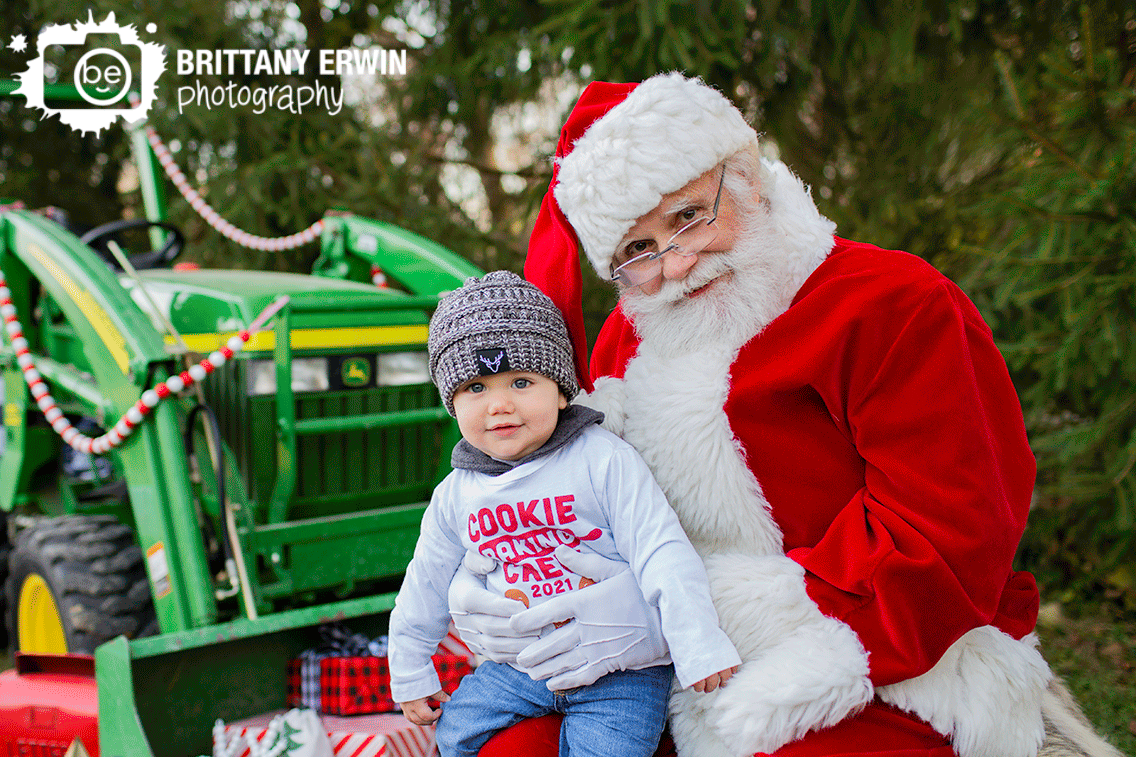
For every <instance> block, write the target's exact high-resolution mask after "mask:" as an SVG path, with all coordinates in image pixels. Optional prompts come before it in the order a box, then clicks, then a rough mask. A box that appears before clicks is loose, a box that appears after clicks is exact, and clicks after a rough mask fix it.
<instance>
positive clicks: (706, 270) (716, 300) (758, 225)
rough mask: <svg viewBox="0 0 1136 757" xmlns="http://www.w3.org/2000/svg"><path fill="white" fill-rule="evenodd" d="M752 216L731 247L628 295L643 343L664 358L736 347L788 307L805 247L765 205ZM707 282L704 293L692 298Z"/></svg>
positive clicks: (626, 300) (626, 306)
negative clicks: (649, 289) (654, 288)
mask: <svg viewBox="0 0 1136 757" xmlns="http://www.w3.org/2000/svg"><path fill="white" fill-rule="evenodd" d="M748 215H749V218H750V220H749V222H748V224H747V225H746V226H745V227H744V228H743V229H741V230H740V231H739V232H738V234H737V237H736V241H735V243H734V246H733V248H732V249H730V250H728V251H725V252H712V253H704V254H702V255H700V256H699V259H698V262H697V263H696V264H695V265H694V267H693V268H692V269H691V271H690V273H689V275H688V276H686V278H684V279H681V280H677V281H672V280H668V279H663V280H662V287H661V288H660V289H659V291H658V292H656V293H654V294H644V293H643V292H639V291H628V292H625V293H624V295H623V308H624V311H625V312H626V313H627V314H628V316H629V317H630V318H631V321H632V323H634V324H635V329H636V331H637V332H638V333H639V336H640V338H641V340H642V342H643V344H644V345H650V347H651V348H652V349H654V350H655V351H657V352H658V353H660V354H664V355H680V354H684V353H688V352H692V351H694V350H697V349H700V348H704V347H706V346H707V345H709V344H715V345H728V346H731V347H733V348H734V349H737V348H740V347H741V346H742V345H743V344H745V343H746V342H747V341H749V340H750V339H752V338H753V337H754V336H755V335H756V334H758V333H760V332H761V331H762V330H763V329H764V328H765V327H766V326H767V325H768V324H769V323H770V322H771V321H772V320H773V319H774V318H776V317H777V316H778V315H780V314H781V313H783V312H785V309H786V308H788V307H789V304H790V303H791V302H792V300H793V295H794V294H796V292H797V290H798V289H799V288H800V286H801V284H802V283H803V282H804V280H803V279H801V278H800V277H799V275H794V270H795V269H798V268H799V267H800V266H799V264H797V265H795V264H794V263H793V260H794V258H795V256H796V255H797V254H799V253H800V252H801V251H800V250H797V249H794V247H795V245H793V244H792V243H791V242H790V241H789V240H787V239H786V237H785V235H784V234H783V233H782V232H781V231H780V229H778V228H777V226H776V224H775V223H774V218H773V215H772V214H771V213H770V211H769V210H768V209H767V208H765V207H762V206H757V207H754V208H753V209H752V210H750V211H749V212H748ZM824 252H827V250H825V251H824ZM813 254H814V255H815V252H814V253H813ZM706 285H709V288H708V289H707V290H706V291H704V292H699V293H698V294H697V295H696V296H693V297H691V296H689V295H690V293H691V292H695V291H696V290H698V289H699V288H701V287H703V286H706Z"/></svg>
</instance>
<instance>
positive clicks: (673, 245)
mask: <svg viewBox="0 0 1136 757" xmlns="http://www.w3.org/2000/svg"><path fill="white" fill-rule="evenodd" d="M725 179H726V167H725V166H723V167H722V176H721V177H720V178H719V179H718V193H717V194H716V195H715V196H714V211H713V213H711V214H710V215H703V216H699V217H698V218H695V219H693V220H691V221H690V222H688V223H686V224H685V225H683V227H682V228H681V229H679V230H678V231H676V232H675V233H674V234H672V235H671V237H670V239H668V240H667V241H666V244H664V245H662V247H659V245H658V243H657V242H656V241H655V240H653V239H652V240H642V241H639V242H636V243H635V244H634V245H633V249H634V252H635V256H634V257H632V258H631V259H630V260H628V261H627V262H626V263H623V264H621V265H619V266H616V265H615V263H614V262H613V263H612V268H611V280H612V281H614V282H616V283H617V284H619V285H620V286H621V287H625V288H631V287H637V286H642V285H643V284H646V283H647V282H648V281H651V280H653V279H656V278H658V277H659V275H660V274H662V272H663V256H664V255H666V254H667V253H668V252H673V253H675V254H676V255H682V256H683V257H690V256H691V255H697V254H698V253H700V252H702V251H703V250H705V249H706V248H707V247H708V246H710V244H711V243H712V242H713V241H714V240H715V239H716V238H717V236H718V229H717V227H716V226H714V225H713V224H714V221H715V220H717V218H718V204H719V203H720V202H721V200H722V185H723V183H724V182H725Z"/></svg>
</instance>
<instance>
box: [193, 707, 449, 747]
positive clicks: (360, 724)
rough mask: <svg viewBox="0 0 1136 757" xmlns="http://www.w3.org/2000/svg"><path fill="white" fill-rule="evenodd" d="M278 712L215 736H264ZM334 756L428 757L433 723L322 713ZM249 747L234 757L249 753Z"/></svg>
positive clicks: (233, 725) (228, 727)
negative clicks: (420, 723)
mask: <svg viewBox="0 0 1136 757" xmlns="http://www.w3.org/2000/svg"><path fill="white" fill-rule="evenodd" d="M279 714H280V713H279V712H269V713H265V714H264V715H259V716H256V717H252V718H248V719H246V720H241V721H238V722H235V723H230V724H228V725H225V726H224V727H223V731H222V732H221V733H220V734H218V735H215V737H214V738H215V740H220V739H225V740H232V738H233V736H234V735H240V736H241V737H244V738H249V737H251V738H255V739H263V738H265V736H266V734H267V733H268V727H269V725H270V724H271V722H272V719H273V718H274V717H276V716H277V715H279ZM322 721H323V727H324V729H325V730H326V731H327V738H328V741H329V742H330V743H331V749H332V754H333V755H334V757H431V756H432V755H436V754H437V749H436V748H435V746H434V727H433V726H427V727H423V726H417V725H414V724H413V723H411V722H410V721H408V720H407V719H406V718H404V717H403V716H402V715H390V714H384V715H361V716H357V717H351V718H344V717H334V716H331V715H324V716H322ZM250 754H251V753H250V751H249V750H248V749H245V750H244V752H243V753H241V754H239V755H235V756H234V757H250Z"/></svg>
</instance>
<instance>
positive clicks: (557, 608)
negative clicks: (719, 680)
mask: <svg viewBox="0 0 1136 757" xmlns="http://www.w3.org/2000/svg"><path fill="white" fill-rule="evenodd" d="M555 555H556V559H557V560H559V561H560V563H561V564H562V565H564V567H566V568H568V570H570V571H572V572H573V573H575V574H576V575H578V576H587V577H588V578H591V579H593V580H595V581H597V582H598V583H596V584H594V585H592V586H587V587H585V588H583V589H578V590H576V591H571V592H568V593H566V594H560V595H559V596H556V597H553V598H551V599H549V600H548V601H546V602H542V603H540V604H539V605H537V606H536V607H533V608H532V609H529V610H525V611H524V612H521V613H518V614H517V615H516V616H514V618H513V621H512V623H511V625H512V627H513V632H514V633H519V634H528V633H534V632H537V631H540V630H541V629H544V630H545V631H546V632H545V633H544V634H542V635H541V638H540V641H537V642H535V643H533V644H532V645H531V646H529V647H528V648H527V649H525V650H524V652H522V653H520V654H518V655H517V663H518V664H519V665H520V666H521V667H523V668H525V669H526V670H527V671H528V674H529V675H530V676H531V677H532V678H533V680H538V681H539V680H541V679H544V678H548V688H549V690H550V691H559V690H562V689H573V688H576V687H577V686H587V685H588V684H592V683H595V682H596V681H597V680H598V679H599V678H601V677H603V676H605V675H607V674H608V673H611V672H614V671H616V670H628V669H631V668H634V667H636V666H638V665H645V664H647V663H651V662H655V661H657V660H661V659H664V658H666V659H669V658H668V655H669V649H668V647H667V642H666V641H665V640H664V639H663V630H662V624H661V621H660V619H659V610H658V608H657V607H652V606H650V605H648V604H647V602H646V600H645V599H643V593H642V592H641V591H640V590H639V585H638V584H637V583H636V582H635V577H634V576H633V575H632V574H631V571H630V569H628V567H627V565H626V564H624V563H619V562H614V561H612V560H608V559H607V558H605V557H602V556H600V555H597V554H594V553H588V554H581V553H579V552H577V551H576V550H574V549H572V548H570V547H566V546H560V547H557V548H556V552H555ZM563 620H570V621H571V622H569V623H568V624H566V625H564V626H563V627H561V628H554V627H553V626H552V624H553V623H555V622H557V621H563Z"/></svg>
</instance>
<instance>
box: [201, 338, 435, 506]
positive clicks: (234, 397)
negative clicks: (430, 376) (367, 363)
mask: <svg viewBox="0 0 1136 757" xmlns="http://www.w3.org/2000/svg"><path fill="white" fill-rule="evenodd" d="M244 369H245V364H244V363H243V361H236V360H234V361H231V362H230V363H227V364H226V365H225V366H223V368H222V369H221V370H219V371H216V372H215V375H213V376H210V377H209V379H208V380H207V382H206V386H205V391H206V401H207V402H208V403H209V404H210V405H211V406H212V407H213V409H214V411H215V412H216V414H217V419H218V422H219V424H220V426H221V433H222V435H223V436H224V437H225V440H226V442H227V443H228V444H229V446H230V449H232V451H233V454H234V455H235V456H236V458H237V463H238V465H239V467H240V470H241V473H242V476H243V479H244V484H245V487H246V489H247V491H248V493H249V498H250V500H253V501H254V502H255V503H256V504H257V505H258V507H257V509H258V510H259V511H260V512H263V508H264V507H265V506H267V503H268V501H269V498H270V497H271V496H272V489H273V485H274V483H275V481H276V474H277V466H276V458H277V453H276V449H277V436H276V397H275V396H274V395H260V396H252V397H250V396H248V395H246V394H245V392H244V391H243V387H244V386H245V385H246V384H245V377H244V375H243V373H244ZM224 373H227V374H228V375H217V374H224ZM439 405H440V401H439V398H438V393H437V391H436V390H435V389H434V387H433V385H432V384H416V385H412V386H393V387H371V388H367V389H358V390H344V391H325V392H311V393H299V394H297V395H296V419H297V420H307V419H313V418H337V417H350V416H356V415H364V414H371V413H383V412H392V411H399V410H416V409H420V408H427V407H437V406H439ZM442 431H443V427H442V425H441V424H439V423H429V424H423V425H415V426H404V427H396V428H389V429H375V430H366V431H346V432H333V433H324V434H311V435H302V436H298V437H297V441H296V457H297V459H296V470H297V481H296V489H295V492H294V494H293V497H292V500H293V501H292V503H291V504H290V505H289V509H288V519H289V520H297V519H301V518H311V517H317V516H323V515H337V514H341V513H347V512H354V511H358V510H362V509H369V508H374V507H380V506H383V505H396V504H403V503H407V502H421V501H424V500H428V499H429V498H430V492H431V490H432V489H433V486H434V484H435V483H436V476H437V474H438V466H439V462H440V452H441V447H442Z"/></svg>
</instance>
